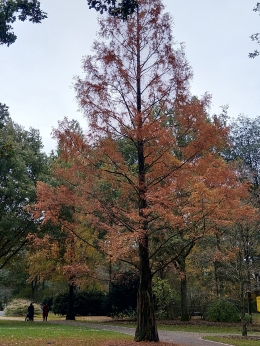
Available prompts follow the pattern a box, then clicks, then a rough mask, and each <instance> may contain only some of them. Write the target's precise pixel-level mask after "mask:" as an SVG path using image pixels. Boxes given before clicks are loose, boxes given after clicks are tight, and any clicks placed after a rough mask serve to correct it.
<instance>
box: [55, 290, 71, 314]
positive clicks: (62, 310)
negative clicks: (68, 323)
mask: <svg viewBox="0 0 260 346" xmlns="http://www.w3.org/2000/svg"><path fill="white" fill-rule="evenodd" d="M68 304H69V294H68V293H60V294H58V295H57V296H56V297H55V298H54V299H53V305H52V311H53V312H54V313H55V315H62V316H63V315H66V313H67V310H68Z"/></svg>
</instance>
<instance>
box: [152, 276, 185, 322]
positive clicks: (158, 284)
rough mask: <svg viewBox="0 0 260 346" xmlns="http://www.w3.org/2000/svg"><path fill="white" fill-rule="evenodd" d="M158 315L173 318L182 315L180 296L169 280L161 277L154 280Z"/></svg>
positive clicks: (161, 317) (158, 316) (160, 317)
mask: <svg viewBox="0 0 260 346" xmlns="http://www.w3.org/2000/svg"><path fill="white" fill-rule="evenodd" d="M153 293H154V296H155V311H156V317H157V318H159V319H163V318H168V319H172V318H175V317H178V316H179V315H180V297H179V296H178V294H177V293H176V290H174V289H172V288H171V286H170V284H169V282H168V281H167V280H163V279H160V278H159V277H157V278H155V279H154V280H153Z"/></svg>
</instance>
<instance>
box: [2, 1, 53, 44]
mask: <svg viewBox="0 0 260 346" xmlns="http://www.w3.org/2000/svg"><path fill="white" fill-rule="evenodd" d="M45 18H47V14H46V13H45V12H43V11H42V10H41V8H40V2H39V1H37V0H0V44H6V45H7V46H10V44H12V43H14V42H15V41H16V39H17V36H16V35H15V33H14V32H13V31H12V29H13V27H12V24H13V23H14V22H15V21H16V19H18V20H21V21H22V22H24V21H25V20H26V19H29V21H30V22H32V23H41V21H42V20H43V19H45Z"/></svg>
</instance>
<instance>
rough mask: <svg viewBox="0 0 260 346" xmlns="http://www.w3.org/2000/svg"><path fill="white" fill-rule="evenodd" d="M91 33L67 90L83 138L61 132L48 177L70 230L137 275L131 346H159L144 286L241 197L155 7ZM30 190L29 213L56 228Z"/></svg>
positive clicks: (152, 3)
mask: <svg viewBox="0 0 260 346" xmlns="http://www.w3.org/2000/svg"><path fill="white" fill-rule="evenodd" d="M100 26H101V29H100V33H99V37H100V40H99V41H96V42H95V43H94V54H93V55H91V56H88V57H87V58H86V59H85V61H84V72H85V76H86V77H85V78H82V79H78V81H77V83H76V90H77V95H78V99H79V102H80V105H81V107H82V110H83V112H84V114H85V116H86V118H87V119H88V124H89V129H90V131H89V135H88V136H87V137H84V136H83V135H82V134H79V133H77V131H74V129H73V128H72V126H71V123H70V122H69V121H68V120H66V119H65V120H64V121H63V122H60V125H59V128H58V129H57V130H56V131H55V133H54V135H55V137H56V138H57V139H58V141H59V146H58V148H59V153H60V156H61V158H62V159H63V160H64V164H63V166H60V167H58V168H57V171H56V175H57V176H59V177H62V180H63V181H64V182H66V184H64V186H60V189H64V188H66V189H67V188H69V189H70V190H71V191H73V198H70V200H69V201H67V203H73V206H74V210H75V212H74V214H73V217H74V218H76V219H74V220H73V222H74V221H75V220H76V221H77V222H78V221H79V220H80V219H81V222H82V220H84V224H85V227H86V228H85V229H87V230H89V228H90V227H91V228H92V229H93V230H95V231H96V232H97V241H96V245H97V247H98V248H99V249H100V250H102V251H103V252H105V253H106V254H107V255H108V258H109V260H111V259H112V260H113V259H115V260H117V259H120V260H121V261H124V262H125V263H127V264H128V265H132V266H134V268H135V269H136V270H137V272H138V273H139V291H138V304H137V306H138V307H137V310H138V320H137V329H136V334H135V339H136V340H137V341H141V340H146V341H147V340H148V341H158V340H159V337H158V332H157V327H156V321H155V314H154V303H153V299H154V298H153V292H152V278H153V276H154V275H155V274H156V273H158V272H159V271H160V270H162V269H164V268H166V266H167V265H169V264H170V263H172V262H174V261H176V259H178V258H179V256H180V255H182V254H183V253H184V251H186V250H187V249H188V248H189V247H190V246H192V245H193V244H194V243H195V242H196V241H197V240H198V239H200V238H201V237H202V236H203V234H205V233H206V232H209V231H210V230H212V228H214V227H216V226H217V225H221V224H222V223H224V224H226V223H228V222H231V221H230V219H231V217H232V215H234V214H235V212H236V211H237V210H238V209H239V206H240V205H239V197H240V196H241V195H244V194H246V187H245V186H243V184H241V183H240V182H239V181H238V179H237V176H236V173H235V171H234V170H232V168H230V167H228V166H227V164H226V163H225V161H224V160H223V159H222V158H221V156H220V153H221V151H222V148H223V146H224V145H226V137H227V129H226V128H224V127H223V126H222V125H221V122H220V121H218V119H217V118H215V119H210V118H209V116H208V115H207V112H206V109H207V106H208V97H207V96H205V97H204V98H203V99H202V100H199V99H197V98H195V97H191V95H190V94H189V90H188V88H189V81H190V78H191V76H192V73H191V70H190V67H189V64H188V63H187V61H186V58H185V54H184V52H183V50H182V49H181V48H180V49H174V48H173V41H172V33H171V18H170V16H169V15H168V14H167V13H163V5H162V3H161V1H160V0H142V1H140V2H139V7H138V9H137V11H136V13H134V14H133V15H132V16H131V17H129V19H128V21H125V22H122V21H120V20H119V19H118V18H115V17H113V16H108V17H107V18H102V21H100ZM39 187H40V190H39V191H38V203H37V205H36V206H35V208H37V209H38V211H41V210H44V211H45V214H44V217H45V219H46V220H47V218H49V219H53V218H56V217H57V216H58V214H59V213H60V210H59V208H56V207H55V206H54V205H53V207H52V205H51V204H48V203H45V193H44V191H47V190H48V189H47V187H45V188H43V186H42V185H41V184H40V185H39ZM232 209H233V210H234V212H233V213H231V212H229V213H228V212H227V211H231V210H232ZM74 230H75V228H74ZM79 236H80V237H81V238H84V232H80V234H79ZM176 244H177V245H176ZM181 244H182V246H181Z"/></svg>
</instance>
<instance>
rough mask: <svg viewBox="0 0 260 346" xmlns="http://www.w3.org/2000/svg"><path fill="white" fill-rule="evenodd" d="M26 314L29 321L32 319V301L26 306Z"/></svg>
mask: <svg viewBox="0 0 260 346" xmlns="http://www.w3.org/2000/svg"><path fill="white" fill-rule="evenodd" d="M27 316H28V319H29V321H33V319H34V306H33V303H32V302H31V303H30V305H29V306H28V315H27Z"/></svg>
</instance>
